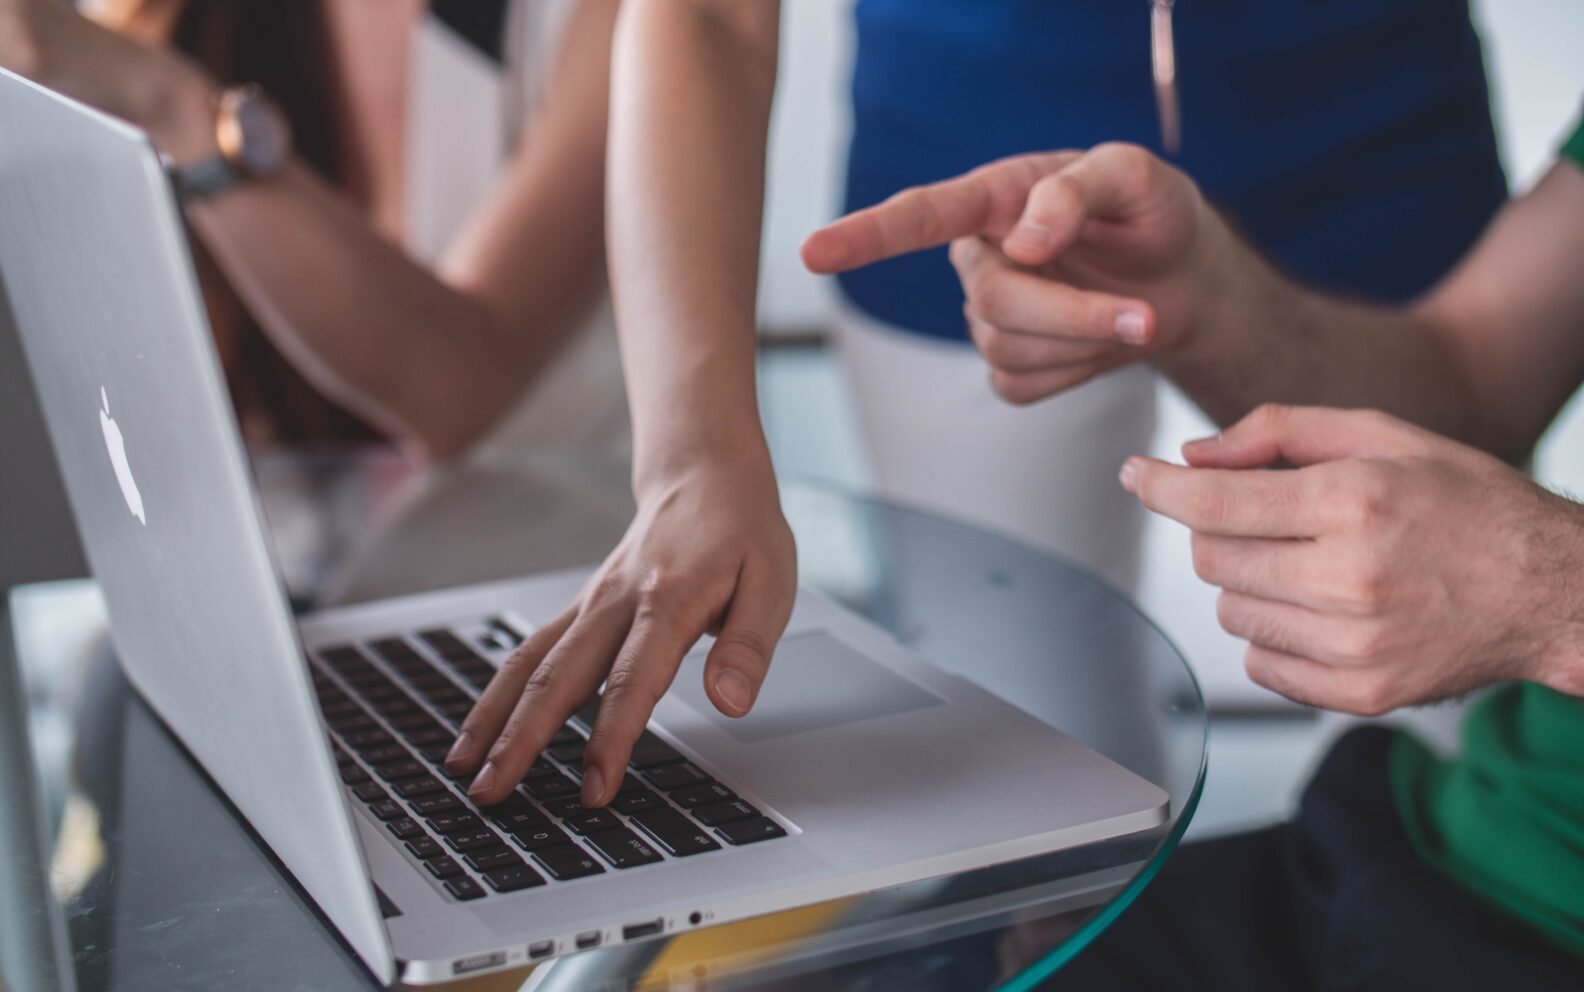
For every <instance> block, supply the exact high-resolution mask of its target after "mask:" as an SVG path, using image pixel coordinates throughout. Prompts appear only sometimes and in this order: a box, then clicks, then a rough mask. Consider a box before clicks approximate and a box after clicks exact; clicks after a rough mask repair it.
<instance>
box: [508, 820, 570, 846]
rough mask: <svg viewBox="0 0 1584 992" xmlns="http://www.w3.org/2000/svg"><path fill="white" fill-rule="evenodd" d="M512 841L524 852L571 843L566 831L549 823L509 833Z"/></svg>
mask: <svg viewBox="0 0 1584 992" xmlns="http://www.w3.org/2000/svg"><path fill="white" fill-rule="evenodd" d="M511 836H512V840H514V841H516V842H517V846H518V847H521V848H522V849H523V850H525V851H540V850H543V849H544V848H547V847H556V846H558V845H561V844H569V843H571V838H569V837H568V836H567V835H566V831H565V830H562V829H561V828H560V827H558V826H556V825H555V824H553V823H550V822H549V821H546V822H545V823H543V824H539V825H537V826H526V827H520V828H518V829H516V830H513V831H512V832H511Z"/></svg>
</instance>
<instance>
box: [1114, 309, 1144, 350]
mask: <svg viewBox="0 0 1584 992" xmlns="http://www.w3.org/2000/svg"><path fill="white" fill-rule="evenodd" d="M1116 333H1117V337H1119V338H1121V339H1122V340H1123V341H1126V342H1127V343H1128V344H1143V343H1144V337H1145V331H1144V315H1143V314H1142V313H1140V312H1139V311H1137V310H1123V311H1122V312H1121V313H1119V314H1117V317H1116Z"/></svg>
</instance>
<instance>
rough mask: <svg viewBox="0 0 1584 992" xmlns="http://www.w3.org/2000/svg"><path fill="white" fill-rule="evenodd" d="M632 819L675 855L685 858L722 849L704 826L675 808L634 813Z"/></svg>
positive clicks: (667, 851) (669, 852) (666, 850)
mask: <svg viewBox="0 0 1584 992" xmlns="http://www.w3.org/2000/svg"><path fill="white" fill-rule="evenodd" d="M632 819H633V822H634V823H636V824H638V826H639V827H641V828H642V829H643V832H644V833H646V834H648V835H649V836H651V837H653V838H654V839H655V840H656V841H658V842H659V844H660V846H661V847H662V848H663V849H664V850H665V852H666V853H667V854H670V855H672V856H673V857H678V858H685V857H687V856H688V855H690V854H702V853H703V852H705V851H715V850H719V849H720V845H719V844H717V843H716V842H715V841H714V840H713V839H711V838H710V835H709V834H708V833H706V832H705V831H704V830H703V828H701V827H700V826H698V824H696V823H694V822H693V821H691V820H689V819H688V818H687V817H685V816H683V815H682V814H681V813H678V812H677V811H676V810H674V809H670V808H657V809H651V810H647V811H645V812H642V813H635V814H633V818H632Z"/></svg>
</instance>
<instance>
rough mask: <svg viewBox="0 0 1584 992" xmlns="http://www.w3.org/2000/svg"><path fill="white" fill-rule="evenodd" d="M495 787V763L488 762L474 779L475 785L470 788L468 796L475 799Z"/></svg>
mask: <svg viewBox="0 0 1584 992" xmlns="http://www.w3.org/2000/svg"><path fill="white" fill-rule="evenodd" d="M494 787H495V762H493V761H486V762H485V763H484V767H483V768H481V769H480V770H479V773H478V777H476V778H475V779H473V784H472V785H470V786H468V796H469V798H473V797H476V796H478V795H479V794H480V793H484V792H488V791H489V790H490V789H492V788H494Z"/></svg>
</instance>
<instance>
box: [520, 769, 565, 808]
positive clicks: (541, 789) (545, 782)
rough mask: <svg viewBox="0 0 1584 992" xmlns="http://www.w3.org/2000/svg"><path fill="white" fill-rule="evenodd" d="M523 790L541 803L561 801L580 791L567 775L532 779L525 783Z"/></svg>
mask: <svg viewBox="0 0 1584 992" xmlns="http://www.w3.org/2000/svg"><path fill="white" fill-rule="evenodd" d="M522 788H523V791H524V792H526V793H528V794H529V795H530V796H533V797H534V798H535V799H538V800H539V801H541V802H543V801H544V800H547V799H559V798H561V797H562V796H570V795H572V794H573V793H574V792H577V791H578V785H577V783H576V782H574V781H572V780H571V779H569V778H567V777H566V776H565V775H554V776H546V777H545V778H536V779H531V780H529V781H527V782H524V783H523V786H522Z"/></svg>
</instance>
